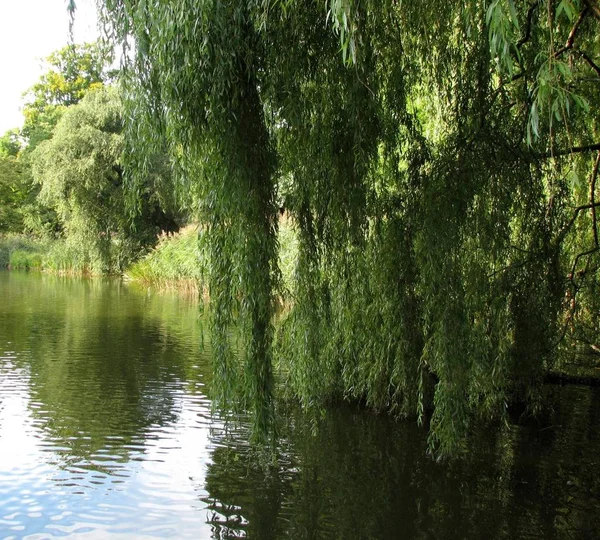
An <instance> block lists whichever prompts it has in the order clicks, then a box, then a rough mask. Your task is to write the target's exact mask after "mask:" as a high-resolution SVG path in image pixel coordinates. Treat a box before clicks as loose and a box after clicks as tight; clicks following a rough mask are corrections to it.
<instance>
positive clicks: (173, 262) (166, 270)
mask: <svg viewBox="0 0 600 540" xmlns="http://www.w3.org/2000/svg"><path fill="white" fill-rule="evenodd" d="M205 274H206V261H205V257H204V256H203V255H202V253H201V250H200V247H199V246H198V226H197V225H190V226H188V227H185V228H183V229H182V230H181V231H179V233H177V234H172V235H166V234H165V235H161V236H160V238H159V239H158V243H157V244H156V246H155V247H154V249H152V250H151V251H150V252H149V253H147V254H146V255H145V256H144V257H142V258H141V259H139V260H138V261H137V262H135V263H133V264H132V265H131V266H130V267H129V268H128V269H127V270H126V271H125V277H126V278H127V279H128V280H130V281H134V282H136V283H139V284H141V285H144V286H148V287H154V288H157V289H162V290H169V289H178V290H182V291H185V292H189V293H191V294H196V293H198V294H199V293H200V292H201V291H202V290H203V284H204V282H205V279H204V276H205Z"/></svg>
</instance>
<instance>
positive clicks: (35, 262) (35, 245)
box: [0, 234, 49, 270]
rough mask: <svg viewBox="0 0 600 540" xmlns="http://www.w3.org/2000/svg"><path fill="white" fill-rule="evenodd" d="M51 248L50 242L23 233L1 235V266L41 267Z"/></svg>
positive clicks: (16, 267)
mask: <svg viewBox="0 0 600 540" xmlns="http://www.w3.org/2000/svg"><path fill="white" fill-rule="evenodd" d="M48 250H49V245H48V242H46V241H44V240H39V239H36V238H30V237H28V236H25V235H21V234H7V235H2V236H0V268H11V269H14V270H30V269H38V270H39V269H41V268H42V267H43V264H44V259H45V257H46V256H47V253H48Z"/></svg>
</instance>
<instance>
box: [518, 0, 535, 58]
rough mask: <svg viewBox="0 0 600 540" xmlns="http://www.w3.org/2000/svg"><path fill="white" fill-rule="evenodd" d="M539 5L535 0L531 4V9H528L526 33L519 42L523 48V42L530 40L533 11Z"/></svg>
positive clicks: (519, 45)
mask: <svg viewBox="0 0 600 540" xmlns="http://www.w3.org/2000/svg"><path fill="white" fill-rule="evenodd" d="M537 7H538V3H537V2H535V3H533V4H531V5H530V6H529V10H528V11H527V25H526V26H525V35H524V36H523V37H522V38H521V39H520V40H519V41H518V42H517V47H518V48H521V46H522V45H523V44H525V43H526V42H527V41H529V38H530V37H531V24H532V21H533V12H534V11H535V10H536V8H537Z"/></svg>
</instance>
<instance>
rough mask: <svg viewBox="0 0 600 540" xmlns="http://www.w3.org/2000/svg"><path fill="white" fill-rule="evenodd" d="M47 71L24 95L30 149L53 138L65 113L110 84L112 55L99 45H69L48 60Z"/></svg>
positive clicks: (54, 53) (26, 136)
mask: <svg viewBox="0 0 600 540" xmlns="http://www.w3.org/2000/svg"><path fill="white" fill-rule="evenodd" d="M46 65H47V68H48V69H47V71H46V72H45V73H44V74H43V75H42V76H41V77H40V79H39V80H38V82H37V83H35V84H34V85H33V86H32V87H31V88H29V90H27V91H26V92H25V94H24V97H25V100H26V102H25V106H24V108H23V114H24V116H25V122H24V124H23V130H22V135H23V136H24V137H25V138H26V139H27V140H28V141H29V146H30V148H31V149H33V148H35V146H37V144H39V143H40V142H41V141H43V140H46V139H48V138H50V136H51V135H52V130H53V129H54V126H56V124H57V123H58V120H59V119H60V117H61V115H62V113H63V112H64V110H65V109H66V108H67V107H69V106H71V105H75V104H76V103H78V102H79V101H80V100H81V99H82V98H83V97H84V96H85V94H86V93H87V92H88V91H89V90H90V89H92V88H96V87H99V86H102V85H103V84H105V83H107V82H109V81H110V80H111V78H112V74H111V72H110V70H109V65H110V55H109V53H108V52H107V51H106V49H104V48H103V47H102V46H101V45H100V44H99V43H97V42H94V43H85V44H82V45H68V46H67V47H64V48H62V49H60V50H58V51H55V52H53V53H52V54H51V55H50V56H48V57H47V58H46Z"/></svg>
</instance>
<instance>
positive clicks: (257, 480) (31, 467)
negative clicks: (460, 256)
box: [0, 273, 600, 539]
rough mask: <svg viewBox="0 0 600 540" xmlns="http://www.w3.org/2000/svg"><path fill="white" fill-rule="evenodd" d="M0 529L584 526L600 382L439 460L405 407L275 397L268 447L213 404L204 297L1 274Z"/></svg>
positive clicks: (547, 534)
mask: <svg viewBox="0 0 600 540" xmlns="http://www.w3.org/2000/svg"><path fill="white" fill-rule="evenodd" d="M0 298H1V299H2V302H1V304H0V537H1V538H24V537H25V538H54V537H65V536H72V537H76V538H136V539H137V538H157V537H162V538H188V537H189V538H245V537H247V538H258V539H275V538H294V539H296V538H299V539H303V538H307V539H308V538H466V537H468V538H481V537H489V538H523V537H528V538H529V537H530V538H538V537H543V538H593V537H598V536H599V535H598V532H599V531H600V498H599V494H600V475H599V474H598V468H599V466H600V457H599V456H600V440H599V435H598V430H597V427H598V422H599V420H600V393H599V392H598V390H597V389H596V390H594V389H588V388H574V387H572V388H564V389H560V388H555V389H554V390H553V393H554V396H553V397H552V401H553V403H555V411H554V412H553V413H552V414H550V415H549V416H548V417H547V418H545V419H544V420H543V421H541V422H540V423H538V422H532V423H529V424H518V423H514V424H511V425H509V426H506V427H505V428H504V429H503V430H501V431H500V432H499V434H498V435H497V436H494V437H491V436H490V435H489V434H490V433H492V432H494V433H496V431H490V430H486V429H485V428H484V427H480V428H478V429H474V437H473V444H472V449H471V454H470V457H469V459H468V460H467V461H461V462H456V463H451V464H436V463H434V462H433V461H432V460H430V459H429V458H427V457H426V455H425V449H426V439H425V437H426V434H425V431H424V430H423V429H421V428H418V427H416V426H414V425H412V424H410V423H396V422H395V421H393V420H391V419H389V418H386V417H379V416H375V415H371V414H368V413H365V412H364V411H358V410H355V409H352V408H348V407H342V408H338V409H335V410H332V411H330V412H329V414H328V415H327V416H326V417H325V418H323V419H322V420H320V422H319V425H318V430H317V432H316V435H313V433H312V431H313V429H312V428H313V425H312V423H311V421H310V420H309V419H307V418H306V417H304V416H303V415H302V414H301V413H300V412H299V411H297V410H296V409H294V408H293V407H290V408H289V409H285V410H282V411H281V414H280V426H279V432H280V434H281V437H280V439H279V441H278V445H277V448H276V450H275V451H274V452H273V453H257V452H256V450H255V449H254V450H253V449H251V448H250V447H249V446H248V444H247V437H248V433H247V426H248V423H247V421H246V419H245V418H243V417H236V418H235V419H234V420H235V421H234V422H229V423H227V424H225V423H224V422H223V420H222V418H221V417H220V416H218V415H216V414H214V413H213V412H212V411H211V403H210V400H209V399H208V397H207V388H208V387H209V386H210V375H209V374H210V369H209V360H208V359H209V356H210V347H209V344H208V343H205V348H204V350H203V351H201V349H200V347H199V343H200V342H201V341H202V339H201V335H200V332H201V327H200V325H199V324H198V322H199V321H198V317H199V314H198V306H196V305H194V304H193V303H191V302H190V301H189V300H186V299H182V298H178V297H176V296H152V295H148V294H145V293H144V292H143V291H141V292H140V291H135V290H131V289H129V288H127V287H126V286H124V285H122V284H121V283H120V282H118V281H104V282H103V281H90V280H72V279H71V280H69V279H61V278H54V277H50V276H39V275H35V274H30V275H25V274H18V273H12V274H8V273H0Z"/></svg>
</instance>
